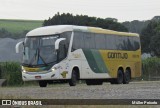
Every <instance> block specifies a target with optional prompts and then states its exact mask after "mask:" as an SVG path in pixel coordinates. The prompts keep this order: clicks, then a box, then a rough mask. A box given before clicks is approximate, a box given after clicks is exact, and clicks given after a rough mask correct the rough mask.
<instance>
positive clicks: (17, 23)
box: [0, 19, 43, 33]
mask: <svg viewBox="0 0 160 108" xmlns="http://www.w3.org/2000/svg"><path fill="white" fill-rule="evenodd" d="M42 23H43V21H41V20H12V19H0V29H2V28H4V29H6V30H7V31H9V32H11V33H21V32H23V31H26V30H27V31H29V30H32V29H34V28H37V27H41V26H42Z"/></svg>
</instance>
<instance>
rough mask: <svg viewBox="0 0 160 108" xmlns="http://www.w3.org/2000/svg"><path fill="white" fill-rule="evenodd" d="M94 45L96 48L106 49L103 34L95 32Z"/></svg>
mask: <svg viewBox="0 0 160 108" xmlns="http://www.w3.org/2000/svg"><path fill="white" fill-rule="evenodd" d="M95 45H96V49H106V46H105V35H104V34H95Z"/></svg>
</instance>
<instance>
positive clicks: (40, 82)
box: [39, 81, 47, 87]
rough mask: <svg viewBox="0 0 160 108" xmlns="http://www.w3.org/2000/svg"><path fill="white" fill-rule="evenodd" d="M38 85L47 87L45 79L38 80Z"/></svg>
mask: <svg viewBox="0 0 160 108" xmlns="http://www.w3.org/2000/svg"><path fill="white" fill-rule="evenodd" d="M39 86H40V87H47V81H39Z"/></svg>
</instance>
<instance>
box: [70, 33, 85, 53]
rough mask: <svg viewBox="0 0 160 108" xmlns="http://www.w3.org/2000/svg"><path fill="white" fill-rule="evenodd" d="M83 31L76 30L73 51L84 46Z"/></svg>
mask: <svg viewBox="0 0 160 108" xmlns="http://www.w3.org/2000/svg"><path fill="white" fill-rule="evenodd" d="M83 35H84V34H83V32H74V37H73V44H72V51H74V50H77V49H83V48H84V39H83Z"/></svg>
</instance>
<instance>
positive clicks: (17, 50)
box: [15, 41, 24, 53]
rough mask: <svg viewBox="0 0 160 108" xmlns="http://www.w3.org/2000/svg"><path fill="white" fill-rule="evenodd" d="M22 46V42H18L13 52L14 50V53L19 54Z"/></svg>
mask: <svg viewBox="0 0 160 108" xmlns="http://www.w3.org/2000/svg"><path fill="white" fill-rule="evenodd" d="M22 44H23V45H24V42H23V41H21V42H18V43H17V44H16V47H15V50H16V53H19V52H20V45H22Z"/></svg>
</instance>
